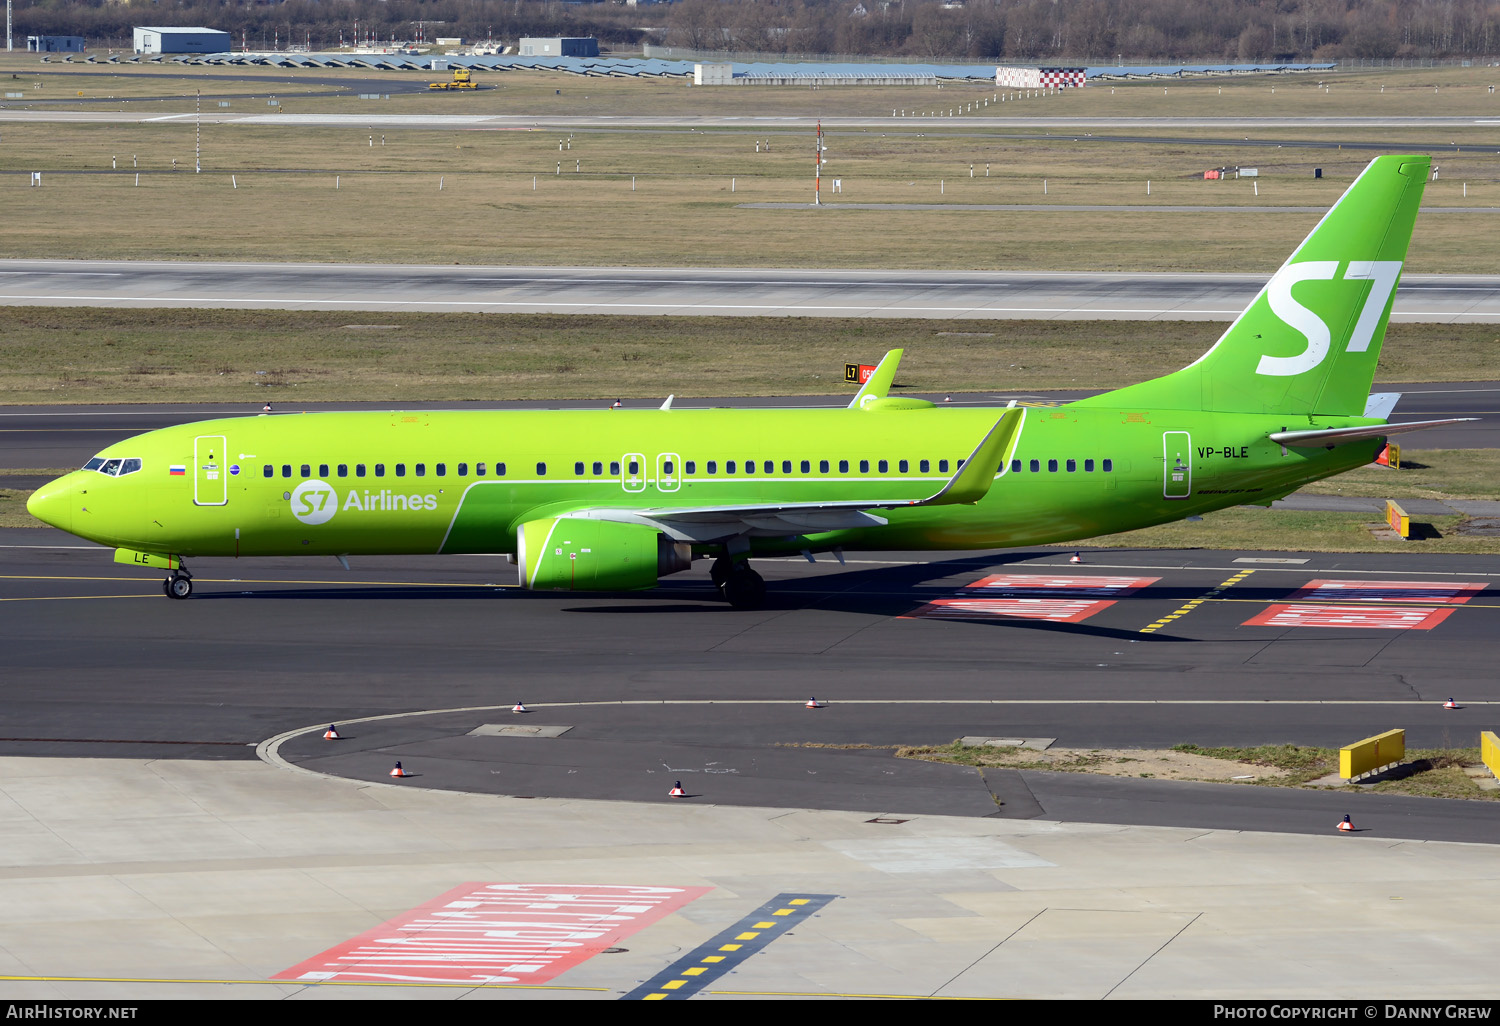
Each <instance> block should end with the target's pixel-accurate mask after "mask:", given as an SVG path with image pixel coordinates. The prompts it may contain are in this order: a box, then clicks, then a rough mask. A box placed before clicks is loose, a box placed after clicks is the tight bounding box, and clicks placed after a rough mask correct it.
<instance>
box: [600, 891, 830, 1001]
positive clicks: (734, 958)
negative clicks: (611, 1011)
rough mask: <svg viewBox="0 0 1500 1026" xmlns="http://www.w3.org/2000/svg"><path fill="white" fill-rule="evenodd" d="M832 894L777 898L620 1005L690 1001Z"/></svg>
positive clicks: (631, 994) (633, 992) (811, 911)
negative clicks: (683, 999)
mask: <svg viewBox="0 0 1500 1026" xmlns="http://www.w3.org/2000/svg"><path fill="white" fill-rule="evenodd" d="M836 897H838V895H836V894H778V895H776V897H774V898H772V899H771V900H770V901H768V902H766V903H765V904H764V905H762V906H761V907H760V908H758V909H756V910H755V911H754V912H752V913H750V914H749V915H748V916H746V917H745V918H743V919H741V920H740V921H739V922H737V923H735V924H734V925H733V926H731V927H730V928H729V929H727V930H725V931H724V932H722V933H720V934H719V935H718V936H717V937H714V938H713V939H712V940H710V941H708V942H707V943H706V944H703V945H700V946H699V947H698V948H697V949H695V950H694V951H692V952H690V953H689V954H688V955H686V956H685V957H683V958H681V959H678V961H677V962H676V963H674V964H673V965H672V966H670V967H669V968H668V969H666V971H664V972H660V973H657V974H656V975H655V976H653V977H652V978H651V979H649V980H647V981H646V982H645V983H643V984H641V985H640V986H639V987H637V988H635V990H632V991H631V992H630V993H628V994H626V995H624V996H623V997H622V998H621V999H620V1000H621V1001H673V1000H679V999H681V998H687V997H692V996H693V995H694V994H696V993H697V992H698V991H700V990H702V989H703V988H704V987H706V986H708V985H709V984H710V983H712V982H714V981H715V980H717V979H718V978H719V977H720V976H723V975H724V974H725V973H727V972H729V971H730V970H732V969H737V968H739V966H740V964H741V963H743V962H744V961H745V959H747V958H749V957H750V956H751V955H753V954H755V953H756V952H757V951H760V950H761V949H762V948H764V947H765V946H766V945H767V944H769V943H771V942H772V941H773V940H775V939H776V938H777V937H780V936H782V935H783V934H785V933H786V932H787V931H788V930H790V929H791V928H792V927H794V926H796V925H797V924H798V923H801V922H803V921H804V920H806V919H807V918H808V917H809V916H811V915H813V914H814V913H816V912H817V911H819V910H820V909H822V907H823V906H824V905H826V904H828V903H829V902H830V901H832V900H833V899H834V898H836Z"/></svg>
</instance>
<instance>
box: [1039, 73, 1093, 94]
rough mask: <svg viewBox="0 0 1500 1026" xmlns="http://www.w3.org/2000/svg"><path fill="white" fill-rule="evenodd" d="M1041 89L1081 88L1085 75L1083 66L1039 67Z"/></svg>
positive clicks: (1085, 79)
mask: <svg viewBox="0 0 1500 1026" xmlns="http://www.w3.org/2000/svg"><path fill="white" fill-rule="evenodd" d="M1040 70H1041V73H1042V88H1043V89H1068V88H1073V89H1082V88H1083V84H1084V82H1086V81H1087V80H1088V79H1087V76H1086V75H1085V73H1084V69H1083V68H1041V69H1040Z"/></svg>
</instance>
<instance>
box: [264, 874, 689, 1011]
mask: <svg viewBox="0 0 1500 1026" xmlns="http://www.w3.org/2000/svg"><path fill="white" fill-rule="evenodd" d="M711 890H713V888H712V887H630V886H613V885H609V884H602V885H601V884H582V885H574V884H507V883H466V884H461V885H460V886H458V887H455V888H454V889H453V890H451V891H449V892H448V893H446V894H444V895H441V896H440V897H437V898H434V899H433V900H432V901H429V902H427V903H426V904H425V905H421V906H418V907H417V908H414V909H412V910H411V911H410V912H405V913H403V914H401V915H399V916H397V917H396V918H394V919H392V920H390V921H389V922H386V923H382V924H381V925H379V926H377V927H375V928H374V929H373V930H367V931H366V932H364V933H362V934H360V935H359V936H358V937H355V938H353V939H352V940H348V941H345V942H344V943H342V944H339V945H337V946H335V947H332V948H329V949H328V950H327V951H325V952H323V953H322V954H321V955H315V956H313V957H312V958H309V959H308V960H307V961H305V962H302V963H300V964H298V965H295V966H293V967H292V968H290V969H288V970H286V971H285V972H280V973H277V974H276V975H275V976H273V977H271V978H272V979H273V980H297V981H301V982H306V983H451V984H457V985H466V986H475V985H480V984H493V983H543V982H545V981H547V980H550V979H552V978H553V977H554V976H557V975H558V974H559V973H562V972H565V971H566V970H568V969H571V968H573V966H575V965H578V964H579V963H580V962H583V961H585V960H587V959H589V958H591V957H593V956H594V955H597V954H598V953H599V952H601V951H603V950H604V949H605V948H609V947H613V946H614V945H615V944H616V942H618V941H619V940H621V939H622V938H624V937H628V936H629V935H630V934H632V933H635V932H636V931H637V930H640V929H641V928H643V927H645V926H649V925H650V924H651V923H654V922H656V921H657V920H658V919H661V918H662V917H664V916H666V915H667V914H669V913H671V912H673V911H675V910H677V909H679V908H681V907H682V906H684V905H686V904H687V903H688V902H690V901H692V900H694V899H695V898H698V897H701V896H702V895H704V894H707V893H708V892H709V891H711Z"/></svg>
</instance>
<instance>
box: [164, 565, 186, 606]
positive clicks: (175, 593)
mask: <svg viewBox="0 0 1500 1026" xmlns="http://www.w3.org/2000/svg"><path fill="white" fill-rule="evenodd" d="M161 590H162V591H164V592H166V593H167V598H171V599H185V598H187V597H188V596H189V595H191V594H192V593H193V575H192V574H190V573H188V572H187V568H186V567H182V566H179V567H178V568H177V569H176V570H173V571H172V576H171V577H168V578H167V579H166V580H165V581H162V582H161Z"/></svg>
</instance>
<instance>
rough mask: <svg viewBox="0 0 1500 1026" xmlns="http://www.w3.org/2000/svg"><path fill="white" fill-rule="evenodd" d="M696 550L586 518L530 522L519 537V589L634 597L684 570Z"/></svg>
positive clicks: (642, 529)
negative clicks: (620, 593)
mask: <svg viewBox="0 0 1500 1026" xmlns="http://www.w3.org/2000/svg"><path fill="white" fill-rule="evenodd" d="M692 562H693V551H692V546H691V545H689V544H688V543H687V542H677V541H673V540H672V539H671V538H668V537H667V536H666V535H665V534H662V533H661V532H660V531H658V530H656V529H655V528H653V527H649V526H647V525H645V524H621V523H615V522H614V521H610V520H591V519H589V518H587V517H544V518H542V519H539V520H528V521H527V522H526V523H524V524H522V525H521V526H520V528H519V529H518V530H517V531H516V566H517V568H518V569H519V570H520V576H521V587H523V588H528V589H530V590H532V591H636V590H639V589H642V588H653V587H655V586H656V582H657V579H658V578H660V577H665V576H666V575H667V574H675V573H677V572H678V571H681V570H686V569H687V568H688V567H689V566H691V565H692Z"/></svg>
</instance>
